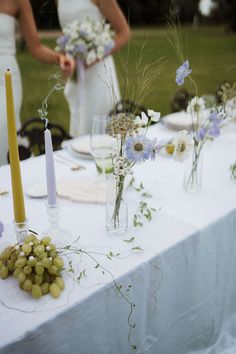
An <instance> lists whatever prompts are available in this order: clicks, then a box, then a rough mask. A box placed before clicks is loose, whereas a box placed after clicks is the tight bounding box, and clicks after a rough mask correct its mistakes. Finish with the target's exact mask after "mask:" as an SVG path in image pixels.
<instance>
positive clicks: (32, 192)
mask: <svg viewBox="0 0 236 354" xmlns="http://www.w3.org/2000/svg"><path fill="white" fill-rule="evenodd" d="M25 193H26V194H27V195H28V196H29V197H30V198H44V197H46V196H47V186H46V184H45V183H43V182H40V181H39V182H33V183H30V184H28V185H26V186H25Z"/></svg>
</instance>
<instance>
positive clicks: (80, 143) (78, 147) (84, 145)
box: [71, 135, 90, 155]
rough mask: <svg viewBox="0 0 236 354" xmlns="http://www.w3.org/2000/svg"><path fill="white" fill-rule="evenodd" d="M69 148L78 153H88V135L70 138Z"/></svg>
mask: <svg viewBox="0 0 236 354" xmlns="http://www.w3.org/2000/svg"><path fill="white" fill-rule="evenodd" d="M71 148H72V149H73V150H74V151H75V152H78V153H79V154H87V155H90V135H83V136H81V137H78V138H75V139H72V140H71Z"/></svg>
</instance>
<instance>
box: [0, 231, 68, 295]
mask: <svg viewBox="0 0 236 354" xmlns="http://www.w3.org/2000/svg"><path fill="white" fill-rule="evenodd" d="M63 267H64V262H63V259H62V257H60V256H59V255H58V252H57V250H56V247H55V245H54V244H53V243H51V238H50V237H48V236H46V237H44V238H43V239H42V240H39V239H38V238H37V237H36V236H35V235H33V234H29V235H28V236H26V238H25V240H24V243H23V244H22V245H19V244H16V245H15V246H8V247H7V248H5V249H4V251H3V252H2V253H1V254H0V277H1V278H2V279H6V278H7V277H8V275H10V274H13V276H14V277H15V278H17V279H18V281H19V287H20V288H21V289H22V290H25V291H27V292H31V294H32V296H33V297H34V298H36V299H38V298H40V297H41V296H42V295H46V294H47V293H50V294H51V296H52V297H53V298H56V299H57V298H58V297H59V296H60V294H61V291H62V290H63V289H64V287H65V284H64V280H63V279H62V275H61V271H62V270H63Z"/></svg>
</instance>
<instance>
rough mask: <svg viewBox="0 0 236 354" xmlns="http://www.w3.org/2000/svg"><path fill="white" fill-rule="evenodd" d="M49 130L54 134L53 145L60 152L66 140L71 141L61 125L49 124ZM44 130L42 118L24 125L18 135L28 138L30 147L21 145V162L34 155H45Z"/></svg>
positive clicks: (34, 119) (31, 119) (28, 121)
mask: <svg viewBox="0 0 236 354" xmlns="http://www.w3.org/2000/svg"><path fill="white" fill-rule="evenodd" d="M48 128H49V129H50V131H51V133H52V145H53V149H54V150H59V149H60V148H61V144H62V142H63V141H64V140H67V139H71V137H70V136H69V135H68V134H67V133H66V131H65V130H64V129H63V128H62V127H61V126H60V125H59V124H54V123H49V124H48ZM44 130H45V124H44V121H43V120H42V119H41V118H30V119H29V120H27V121H26V122H25V123H24V124H23V125H22V127H21V129H20V130H18V132H17V135H18V136H19V137H21V138H26V140H27V141H28V146H23V145H21V144H19V155H20V160H25V159H27V158H29V157H30V156H31V155H32V154H33V155H36V156H37V155H42V154H44V153H45V145H44ZM8 161H9V157H8Z"/></svg>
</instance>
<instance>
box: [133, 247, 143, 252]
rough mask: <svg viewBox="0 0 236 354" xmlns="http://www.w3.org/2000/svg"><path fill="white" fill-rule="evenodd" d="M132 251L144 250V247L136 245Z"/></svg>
mask: <svg viewBox="0 0 236 354" xmlns="http://www.w3.org/2000/svg"><path fill="white" fill-rule="evenodd" d="M132 251H141V252H142V251H143V249H142V248H141V247H140V246H136V247H133V248H132Z"/></svg>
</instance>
